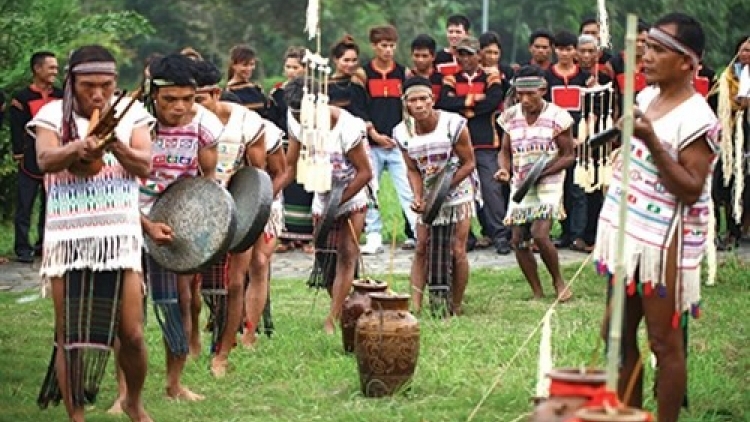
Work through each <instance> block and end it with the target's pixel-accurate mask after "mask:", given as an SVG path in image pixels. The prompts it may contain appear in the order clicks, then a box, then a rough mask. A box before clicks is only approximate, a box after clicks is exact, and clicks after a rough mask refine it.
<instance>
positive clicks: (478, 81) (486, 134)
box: [436, 68, 503, 149]
mask: <svg viewBox="0 0 750 422" xmlns="http://www.w3.org/2000/svg"><path fill="white" fill-rule="evenodd" d="M476 94H483V95H484V96H485V97H484V98H483V99H481V100H478V101H476V100H474V96H475V95H476ZM502 101H503V87H502V81H501V79H500V75H499V74H498V73H494V72H493V73H487V72H485V71H483V70H482V69H481V68H478V69H477V70H476V72H475V73H474V74H473V75H469V74H467V73H466V72H459V73H457V74H455V75H453V76H445V77H444V78H443V89H442V91H441V92H440V99H439V100H438V102H437V104H436V107H437V108H440V109H443V110H447V111H452V112H455V113H460V114H461V115H463V116H464V117H466V118H467V119H468V127H469V133H470V135H471V143H472V144H473V146H474V149H498V148H500V139H499V137H498V134H497V132H496V131H495V125H494V122H495V116H496V113H497V111H498V109H499V107H500V103H502Z"/></svg>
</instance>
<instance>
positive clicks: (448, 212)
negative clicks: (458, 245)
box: [417, 201, 477, 226]
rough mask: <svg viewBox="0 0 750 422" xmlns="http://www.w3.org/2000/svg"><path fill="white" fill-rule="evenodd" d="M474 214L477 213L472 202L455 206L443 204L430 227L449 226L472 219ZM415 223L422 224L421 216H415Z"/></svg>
mask: <svg viewBox="0 0 750 422" xmlns="http://www.w3.org/2000/svg"><path fill="white" fill-rule="evenodd" d="M476 214H477V211H476V207H475V206H474V202H473V201H471V202H464V203H463V204H455V205H446V204H443V206H442V207H440V212H438V215H437V217H435V220H434V221H433V222H432V225H433V226H447V225H449V224H455V223H458V222H459V221H463V220H466V219H469V218H473V217H474V216H476ZM417 222H418V223H420V224H424V223H422V216H421V215H418V216H417Z"/></svg>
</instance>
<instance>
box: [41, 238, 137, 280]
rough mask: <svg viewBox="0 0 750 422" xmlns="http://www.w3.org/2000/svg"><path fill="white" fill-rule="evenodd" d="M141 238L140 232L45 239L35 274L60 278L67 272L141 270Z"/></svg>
mask: <svg viewBox="0 0 750 422" xmlns="http://www.w3.org/2000/svg"><path fill="white" fill-rule="evenodd" d="M142 248H143V237H142V236H141V235H140V234H129V235H118V236H108V237H101V236H96V237H86V238H80V239H66V240H58V241H50V240H49V239H45V242H44V256H43V257H42V266H41V269H40V270H39V274H40V275H41V276H42V277H62V276H63V275H64V274H65V273H66V272H67V271H70V270H81V269H84V268H88V269H90V270H92V271H97V272H98V271H113V270H120V269H127V270H134V271H137V272H141V253H142Z"/></svg>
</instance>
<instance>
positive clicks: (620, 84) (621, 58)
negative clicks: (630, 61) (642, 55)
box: [609, 53, 647, 96]
mask: <svg viewBox="0 0 750 422" xmlns="http://www.w3.org/2000/svg"><path fill="white" fill-rule="evenodd" d="M609 66H610V67H611V68H612V73H614V75H613V76H614V81H615V86H616V87H617V91H618V92H619V93H620V95H621V96H622V94H624V93H625V53H620V54H618V55H616V56H613V57H612V59H610V61H609ZM634 78H635V85H634V86H635V94H638V93H639V92H641V91H643V88H645V87H646V86H647V83H646V75H645V74H644V73H643V65H642V64H641V63H637V64H636V66H635V76H634Z"/></svg>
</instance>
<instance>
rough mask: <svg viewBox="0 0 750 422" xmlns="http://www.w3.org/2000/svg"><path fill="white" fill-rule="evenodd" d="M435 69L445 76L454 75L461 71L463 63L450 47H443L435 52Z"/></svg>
mask: <svg viewBox="0 0 750 422" xmlns="http://www.w3.org/2000/svg"><path fill="white" fill-rule="evenodd" d="M434 66H435V70H437V71H438V73H440V74H441V75H443V76H453V75H455V74H456V73H458V72H460V71H461V65H460V64H459V63H458V60H457V59H456V56H455V54H453V52H452V51H451V50H450V49H448V48H445V49H442V50H440V51H438V52H437V54H435V64H434Z"/></svg>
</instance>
